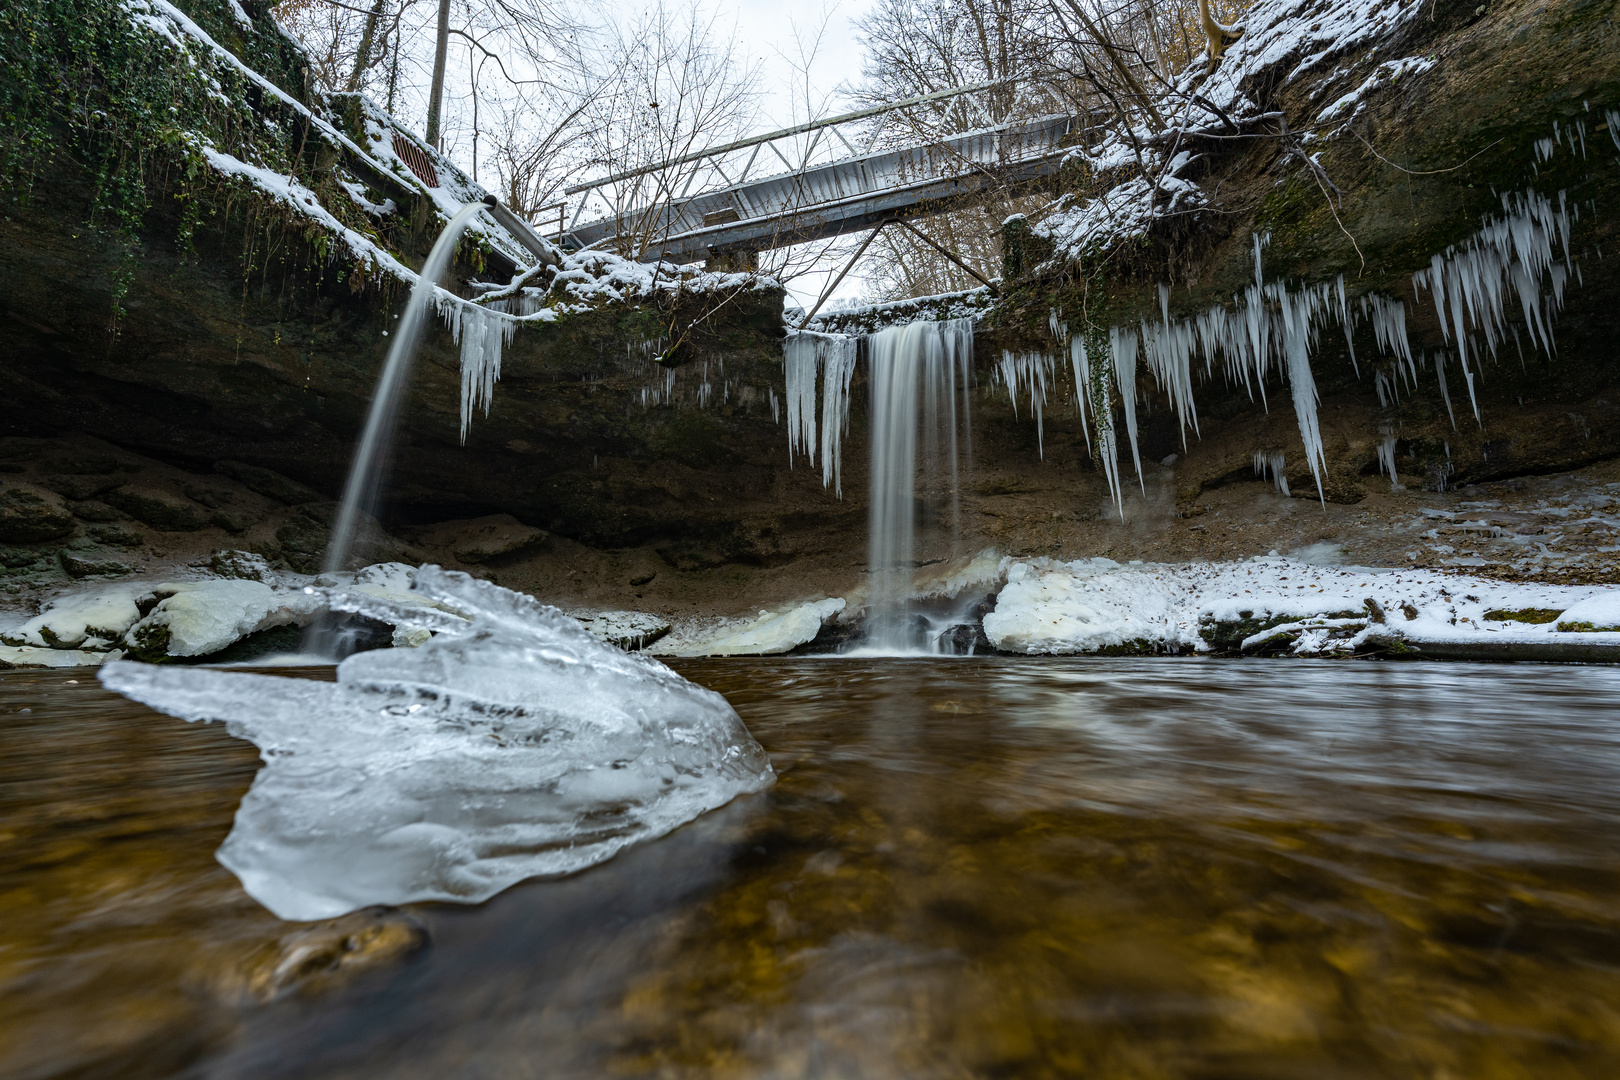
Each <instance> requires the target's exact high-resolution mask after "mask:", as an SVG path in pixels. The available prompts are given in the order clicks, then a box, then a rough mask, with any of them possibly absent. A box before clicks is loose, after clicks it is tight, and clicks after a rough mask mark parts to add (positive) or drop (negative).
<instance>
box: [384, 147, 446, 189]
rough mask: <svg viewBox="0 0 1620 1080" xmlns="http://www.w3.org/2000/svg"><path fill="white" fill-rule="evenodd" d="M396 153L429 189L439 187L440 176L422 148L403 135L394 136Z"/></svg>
mask: <svg viewBox="0 0 1620 1080" xmlns="http://www.w3.org/2000/svg"><path fill="white" fill-rule="evenodd" d="M394 153H395V154H397V155H398V156H399V160H401V161H403V162H404V163H405V167H406V168H408V169H410V170H411V172H413V173H415V174H416V176H417V178H418V179H419V180H421V181H422V183H424V184H426V185H427V186H428V187H438V186H439V174H438V172H437V171H436V170H435V169H434V168H433V162H431V161H429V160H428V156H427V155H426V154H424V153H423V152H422V148H421V147H420V146H417V145H416V144H415V143H413V142H411V140H409V139H407V138H406V137H405V136H403V135H395V136H394Z"/></svg>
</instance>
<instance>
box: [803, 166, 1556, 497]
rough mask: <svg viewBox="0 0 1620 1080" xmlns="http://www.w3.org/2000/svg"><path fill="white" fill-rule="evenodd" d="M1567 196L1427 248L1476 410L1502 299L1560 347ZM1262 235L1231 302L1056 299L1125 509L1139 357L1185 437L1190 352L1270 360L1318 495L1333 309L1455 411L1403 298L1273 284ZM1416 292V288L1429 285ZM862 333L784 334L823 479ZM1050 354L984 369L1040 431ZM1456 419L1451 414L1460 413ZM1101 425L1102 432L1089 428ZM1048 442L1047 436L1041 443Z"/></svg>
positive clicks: (835, 459)
mask: <svg viewBox="0 0 1620 1080" xmlns="http://www.w3.org/2000/svg"><path fill="white" fill-rule="evenodd" d="M1570 221H1571V210H1570V207H1569V206H1568V205H1567V203H1566V199H1565V197H1564V194H1563V193H1562V192H1561V193H1560V194H1559V196H1558V199H1557V202H1556V204H1554V202H1553V201H1552V200H1550V199H1548V198H1547V197H1545V196H1543V195H1541V194H1539V193H1537V192H1535V191H1528V192H1525V193H1522V194H1518V195H1504V196H1503V197H1502V215H1501V216H1500V217H1499V218H1492V219H1490V220H1488V221H1487V223H1486V224H1485V226H1484V227H1483V228H1481V229H1480V230H1479V231H1478V232H1476V233H1475V234H1474V235H1473V236H1471V237H1469V238H1468V239H1466V240H1464V241H1462V242H1461V243H1459V244H1455V245H1453V246H1452V247H1449V248H1447V249H1446V250H1445V251H1444V252H1442V253H1440V254H1437V255H1435V256H1434V258H1433V261H1432V262H1431V264H1430V266H1429V267H1428V268H1427V269H1424V270H1421V271H1419V272H1417V273H1416V274H1414V275H1413V276H1412V283H1413V286H1414V294H1415V295H1417V296H1418V297H1419V301H1420V302H1421V298H1422V294H1423V292H1427V293H1428V295H1429V296H1430V297H1431V298H1432V300H1433V302H1434V303H1435V305H1436V307H1437V308H1438V309H1439V310H1438V314H1439V316H1440V325H1441V327H1442V330H1443V332H1444V334H1445V338H1446V341H1447V344H1448V345H1449V346H1450V347H1451V348H1452V349H1455V360H1456V362H1457V364H1458V366H1459V367H1460V369H1461V372H1462V375H1463V379H1464V381H1465V383H1466V385H1467V388H1468V395H1469V402H1470V404H1471V405H1472V406H1473V412H1474V417H1475V420H1476V421H1478V420H1479V418H1480V417H1479V408H1478V405H1477V402H1476V401H1475V393H1474V389H1475V382H1476V380H1477V379H1478V378H1479V377H1480V361H1481V359H1482V358H1483V357H1487V356H1488V357H1490V358H1492V359H1494V358H1495V357H1496V354H1497V351H1498V348H1499V347H1500V346H1501V345H1502V344H1503V343H1504V342H1505V341H1506V340H1507V339H1508V338H1509V337H1510V336H1511V337H1512V339H1513V340H1514V342H1515V344H1516V345H1517V346H1518V348H1519V357H1520V360H1521V362H1522V361H1523V357H1524V347H1523V342H1522V341H1521V340H1520V335H1519V328H1518V325H1517V324H1516V323H1514V322H1510V320H1509V316H1508V314H1507V307H1506V305H1507V302H1508V300H1509V297H1510V296H1514V297H1517V300H1518V306H1519V309H1520V311H1521V312H1522V313H1523V317H1524V319H1523V321H1524V325H1525V328H1526V331H1527V333H1528V335H1529V338H1530V344H1531V346H1532V348H1536V349H1540V350H1542V351H1543V352H1545V353H1547V354H1548V355H1549V356H1551V355H1552V354H1553V352H1554V342H1553V336H1552V323H1553V320H1554V319H1555V318H1556V316H1557V315H1558V313H1559V311H1561V310H1562V308H1563V303H1564V289H1565V285H1566V283H1567V282H1568V281H1569V279H1570V278H1571V277H1572V276H1573V277H1574V278H1575V279H1576V281H1579V280H1580V267H1579V264H1578V263H1576V262H1575V261H1574V258H1573V255H1572V252H1571V250H1570V246H1569V232H1570ZM1265 242H1266V238H1265V237H1263V236H1260V235H1256V237H1255V240H1254V283H1253V284H1252V285H1250V286H1248V287H1247V288H1245V289H1244V290H1243V292H1242V293H1240V294H1238V295H1236V296H1234V297H1233V301H1234V303H1233V306H1232V307H1230V308H1229V307H1225V306H1222V305H1216V306H1214V307H1211V308H1209V309H1208V310H1207V311H1205V312H1203V313H1201V314H1198V315H1196V316H1193V317H1191V318H1187V319H1172V318H1171V317H1170V287H1169V286H1168V285H1161V286H1159V302H1160V310H1159V316H1160V317H1159V318H1158V319H1156V320H1147V319H1143V320H1141V321H1140V322H1139V323H1138V324H1137V325H1136V326H1113V327H1110V328H1109V329H1107V330H1106V331H1100V330H1091V331H1089V332H1084V333H1080V332H1074V331H1073V330H1072V329H1071V327H1070V326H1069V324H1068V323H1067V322H1066V321H1065V320H1064V319H1063V317H1062V314H1061V313H1060V312H1056V311H1054V312H1053V313H1052V316H1051V319H1050V323H1049V326H1050V330H1051V333H1052V336H1053V338H1054V339H1055V340H1056V341H1057V342H1058V343H1059V345H1060V346H1062V347H1064V349H1065V350H1066V351H1067V353H1068V360H1069V364H1068V366H1069V367H1070V368H1071V370H1072V374H1073V380H1074V382H1073V386H1074V391H1075V393H1074V401H1075V404H1076V405H1077V407H1078V409H1079V413H1080V422H1081V428H1082V431H1083V432H1084V434H1085V437H1086V442H1087V445H1088V446H1089V447H1092V448H1093V453H1095V454H1096V455H1097V457H1098V459H1099V462H1100V464H1101V466H1102V470H1103V473H1104V475H1105V476H1106V477H1107V480H1108V486H1109V491H1110V493H1111V495H1112V496H1113V500H1114V504H1115V506H1116V508H1117V509H1118V510H1119V512H1120V515H1121V517H1123V515H1124V492H1123V487H1122V484H1121V482H1120V470H1119V442H1120V437H1119V433H1118V427H1117V424H1118V421H1117V420H1116V408H1117V415H1118V417H1119V419H1121V420H1123V424H1124V436H1125V439H1126V441H1127V442H1128V443H1129V446H1130V452H1131V461H1132V464H1133V466H1134V467H1135V470H1136V474H1137V478H1138V483H1139V484H1140V485H1142V487H1143V490H1144V491H1145V490H1146V486H1145V481H1144V480H1143V478H1142V461H1141V453H1140V451H1139V449H1138V445H1137V414H1136V406H1137V400H1138V392H1139V391H1138V385H1137V372H1138V368H1139V367H1140V366H1145V367H1146V368H1147V370H1148V371H1149V372H1151V373H1152V374H1153V377H1154V380H1155V381H1156V382H1157V384H1158V387H1159V389H1160V390H1161V391H1162V392H1163V393H1164V394H1165V395H1166V396H1167V397H1168V398H1169V400H1170V405H1171V407H1172V408H1173V409H1174V410H1175V412H1176V415H1177V418H1178V420H1179V422H1180V426H1181V435H1182V445H1183V446H1185V445H1186V437H1187V430H1188V429H1189V428H1191V429H1192V431H1193V433H1194V434H1197V432H1198V414H1197V410H1196V407H1195V403H1194V399H1193V384H1194V371H1195V368H1196V367H1197V366H1198V365H1197V364H1196V361H1199V360H1202V368H1203V371H1202V373H1201V376H1202V379H1203V380H1207V379H1209V378H1211V377H1213V375H1214V372H1215V368H1216V365H1217V361H1218V362H1219V365H1220V367H1221V370H1222V372H1223V374H1224V376H1225V378H1226V379H1227V381H1228V383H1229V384H1241V385H1242V386H1243V387H1244V389H1245V390H1246V391H1248V393H1249V395H1250V398H1251V400H1252V399H1253V397H1254V395H1255V392H1256V391H1258V392H1259V396H1260V400H1261V403H1262V404H1263V405H1264V404H1267V402H1266V377H1267V376H1268V375H1269V374H1271V373H1272V372H1273V371H1275V372H1276V373H1277V374H1278V375H1279V376H1280V377H1281V380H1282V381H1283V382H1284V383H1285V384H1286V385H1287V386H1288V389H1289V392H1290V397H1291V399H1292V403H1293V406H1294V414H1295V417H1296V419H1297V421H1298V424H1299V434H1300V439H1301V441H1302V442H1303V443H1304V447H1305V457H1306V461H1307V464H1308V465H1309V467H1310V470H1311V475H1312V477H1313V478H1314V479H1315V481H1316V489H1317V496H1318V497H1319V498H1321V497H1322V495H1323V490H1322V482H1323V473H1324V471H1325V470H1326V465H1327V462H1326V455H1325V453H1324V450H1323V446H1322V436H1321V430H1320V427H1319V424H1318V421H1317V403H1318V395H1317V389H1316V380H1315V378H1314V377H1313V375H1312V373H1311V357H1312V355H1313V354H1314V353H1315V351H1316V349H1317V345H1318V341H1319V338H1320V335H1321V333H1322V331H1323V329H1324V328H1326V327H1328V326H1329V325H1330V324H1332V323H1335V322H1336V323H1338V325H1339V327H1340V328H1341V329H1342V331H1343V333H1344V340H1345V345H1346V347H1347V348H1348V350H1349V354H1350V361H1351V364H1352V365H1353V366H1354V368H1355V371H1356V375H1357V377H1358V378H1359V377H1360V375H1361V363H1360V361H1359V360H1358V359H1357V356H1356V349H1355V333H1356V330H1357V328H1358V327H1360V326H1363V325H1365V326H1366V327H1367V328H1368V329H1369V330H1370V331H1371V335H1372V339H1373V342H1374V344H1375V345H1376V347H1377V350H1378V353H1379V356H1378V357H1377V358H1376V359H1375V361H1374V363H1373V365H1372V371H1373V378H1374V383H1375V388H1376V390H1377V393H1378V398H1379V403H1380V404H1381V405H1387V404H1389V403H1390V402H1391V401H1394V402H1398V401H1399V400H1400V396H1401V393H1402V389H1403V386H1404V388H1405V389H1406V391H1407V392H1408V393H1410V392H1413V391H1415V390H1416V388H1417V379H1418V373H1419V370H1420V369H1429V368H1432V369H1433V371H1434V373H1435V377H1436V380H1437V382H1438V385H1439V389H1440V393H1441V396H1442V398H1443V399H1444V400H1445V403H1446V408H1447V410H1448V412H1451V409H1452V404H1451V392H1450V387H1449V386H1448V383H1447V378H1446V364H1447V362H1448V355H1447V350H1445V349H1439V350H1434V351H1432V352H1428V353H1423V354H1414V352H1413V350H1412V346H1411V343H1410V340H1409V338H1408V336H1407V329H1406V305H1405V303H1404V302H1403V301H1401V300H1398V299H1393V298H1390V297H1385V296H1381V295H1378V294H1376V293H1368V294H1366V295H1364V296H1361V297H1359V298H1356V299H1353V300H1352V299H1350V298H1348V297H1347V296H1346V294H1345V284H1344V277H1343V275H1340V276H1339V277H1338V278H1336V279H1334V280H1333V281H1330V282H1325V283H1321V284H1316V285H1308V286H1304V287H1301V288H1298V289H1291V288H1289V287H1288V286H1287V285H1286V284H1284V283H1282V282H1271V283H1269V284H1268V283H1267V282H1266V281H1265V280H1264V277H1263V273H1262V259H1261V256H1262V250H1263V248H1264V246H1265ZM1420 290H1421V291H1420ZM856 344H857V339H856V338H853V337H842V336H840V335H835V334H815V333H799V334H796V335H794V336H792V337H790V338H789V339H788V341H787V344H786V346H785V359H786V378H787V406H788V444H789V451H790V455H791V454H792V453H799V454H802V455H805V456H808V457H811V458H813V457H814V454H815V450H816V426H815V423H814V417H815V394H816V375H817V369H818V367H819V368H820V369H821V371H822V374H823V378H822V384H823V390H822V401H823V406H822V409H823V411H822V424H821V445H822V449H823V472H822V476H823V483H824V484H827V485H831V484H833V483H835V482H838V483H839V489H840V494H842V485H841V481H839V469H840V462H839V453H840V451H839V443H840V438H839V437H840V436H841V435H842V434H843V433H844V432H845V431H847V429H848V424H849V385H850V377H851V375H852V373H853V371H854V368H855V356H856ZM1056 369H1057V359H1056V358H1055V357H1054V356H1052V355H1050V354H1048V353H1043V352H1025V353H1013V352H1004V353H1003V354H1002V357H1001V360H1000V363H999V364H996V365H995V366H993V367H992V369H991V378H992V382H993V383H997V384H1000V385H1001V386H1004V387H1005V388H1006V390H1007V392H1008V395H1009V396H1010V397H1011V399H1012V401H1013V405H1014V409H1015V410H1016V409H1017V408H1018V405H1019V402H1020V400H1021V399H1022V400H1027V401H1028V403H1029V412H1030V414H1031V415H1032V416H1033V417H1034V419H1035V422H1036V427H1037V438H1038V440H1039V441H1040V442H1041V443H1042V444H1044V430H1043V427H1044V423H1043V411H1044V409H1045V406H1046V402H1047V396H1048V393H1049V392H1050V391H1051V389H1052V388H1053V387H1055V386H1056V383H1057V372H1056ZM1452 424H1453V426H1455V424H1456V417H1455V414H1454V413H1452ZM1093 427H1094V428H1095V429H1096V437H1095V439H1093V437H1092V434H1091V429H1092V428H1093ZM1380 436H1381V438H1380V442H1379V462H1380V465H1381V466H1382V467H1383V469H1384V470H1385V471H1386V472H1387V473H1388V474H1389V477H1390V481H1391V483H1392V484H1397V485H1398V483H1399V481H1398V478H1397V475H1396V472H1395V451H1394V444H1395V439H1394V436H1393V435H1391V434H1389V433H1388V432H1384V431H1381V432H1380ZM1041 453H1042V455H1043V456H1044V453H1045V448H1044V445H1042V446H1041ZM1255 471H1256V474H1257V475H1259V476H1262V477H1265V476H1270V477H1271V478H1272V480H1273V482H1274V483H1275V484H1276V485H1277V488H1278V490H1279V491H1281V492H1282V493H1284V494H1287V493H1288V481H1287V478H1286V473H1285V462H1284V459H1283V455H1282V454H1281V453H1280V452H1277V451H1275V450H1272V449H1268V450H1264V451H1260V452H1257V453H1256V455H1255Z"/></svg>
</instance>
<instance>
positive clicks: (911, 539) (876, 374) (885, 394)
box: [866, 319, 973, 653]
mask: <svg viewBox="0 0 1620 1080" xmlns="http://www.w3.org/2000/svg"><path fill="white" fill-rule="evenodd" d="M868 354H869V356H870V357H871V386H872V390H871V398H872V451H871V458H872V462H871V463H872V489H871V503H870V509H869V511H868V512H869V520H870V533H869V540H868V544H869V548H868V559H867V570H868V574H869V582H870V583H869V586H868V588H869V594H868V596H869V601H868V615H867V635H866V645H867V648H868V649H870V650H875V651H879V652H899V653H906V652H914V651H919V650H921V651H932V649H933V647H934V641H933V640H932V639H931V638H930V636H929V635H928V633H927V630H926V629H925V628H924V626H922V625H920V624H919V622H918V620H916V619H915V618H914V617H913V612H912V609H911V597H912V594H913V592H914V589H913V581H914V577H915V573H916V568H917V553H918V535H917V534H918V529H917V524H918V517H919V513H918V510H919V505H918V504H919V498H918V483H919V479H920V481H921V485H922V498H921V502H922V509H923V511H924V512H923V514H922V515H921V516H922V517H923V519H924V526H925V529H926V530H927V531H928V532H929V533H930V534H931V535H930V536H928V537H927V540H928V542H929V546H930V548H931V549H932V550H933V551H934V553H935V554H937V555H939V556H941V557H954V556H956V555H958V554H960V542H961V540H960V538H961V533H962V512H961V497H960V489H961V482H962V474H963V472H964V464H963V457H964V455H963V453H962V450H963V449H964V448H965V458H966V461H967V463H968V464H969V465H970V464H971V462H972V457H973V444H972V423H971V414H970V412H969V407H968V394H967V391H968V387H969V381H970V375H971V372H972V368H973V322H972V320H971V319H954V320H951V321H949V322H915V323H910V324H908V325H905V326H896V327H891V328H890V329H887V330H883V331H881V332H879V333H877V334H874V335H873V336H872V337H871V339H870V340H869V342H868ZM958 395H960V399H961V400H960V406H961V409H960V412H958V407H957V406H958ZM958 432H962V433H963V434H964V436H965V437H964V438H962V439H961V440H959V439H958Z"/></svg>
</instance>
